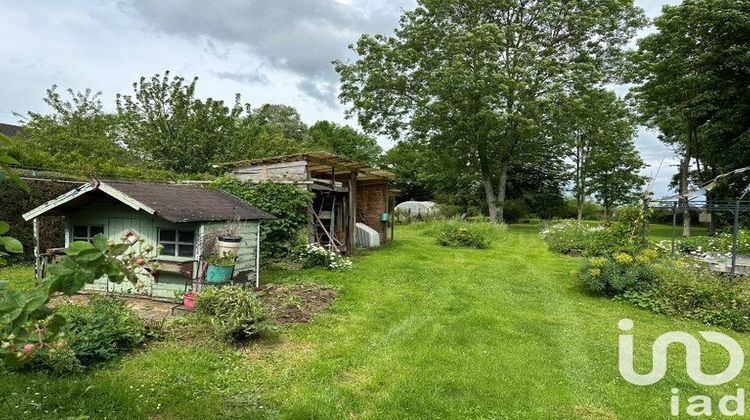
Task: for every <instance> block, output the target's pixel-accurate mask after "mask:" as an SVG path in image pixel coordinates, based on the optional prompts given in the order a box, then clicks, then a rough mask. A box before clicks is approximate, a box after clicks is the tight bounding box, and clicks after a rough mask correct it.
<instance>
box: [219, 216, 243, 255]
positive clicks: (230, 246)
mask: <svg viewBox="0 0 750 420" xmlns="http://www.w3.org/2000/svg"><path fill="white" fill-rule="evenodd" d="M240 226H241V221H240V220H239V219H234V220H232V221H231V222H230V223H229V224H227V227H226V229H224V231H222V232H221V233H219V234H218V235H217V237H216V246H217V248H218V252H219V254H220V255H222V254H225V253H230V254H235V255H237V253H238V251H239V249H240V244H241V243H242V236H240V234H239V233H240Z"/></svg>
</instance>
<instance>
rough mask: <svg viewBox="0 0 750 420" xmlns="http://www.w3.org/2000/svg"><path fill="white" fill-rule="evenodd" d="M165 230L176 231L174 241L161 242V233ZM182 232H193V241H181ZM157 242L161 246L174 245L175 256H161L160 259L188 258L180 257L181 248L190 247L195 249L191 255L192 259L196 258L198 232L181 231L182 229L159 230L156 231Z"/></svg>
mask: <svg viewBox="0 0 750 420" xmlns="http://www.w3.org/2000/svg"><path fill="white" fill-rule="evenodd" d="M165 230H171V231H174V241H162V240H161V232H162V231H165ZM180 231H182V232H193V241H192V242H187V241H180ZM156 242H157V243H158V244H159V245H161V244H170V245H174V254H164V253H162V254H160V255H159V256H160V257H179V258H187V257H183V256H180V246H190V247H192V248H193V252H192V253H191V254H190V258H194V257H195V247H196V245H195V243H196V232H195V229H180V228H167V227H164V228H158V229H157V231H156Z"/></svg>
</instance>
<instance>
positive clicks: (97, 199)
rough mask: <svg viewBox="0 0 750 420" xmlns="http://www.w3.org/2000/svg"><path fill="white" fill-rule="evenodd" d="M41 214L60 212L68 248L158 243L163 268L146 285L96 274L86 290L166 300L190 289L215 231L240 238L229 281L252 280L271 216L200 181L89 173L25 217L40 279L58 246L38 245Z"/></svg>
mask: <svg viewBox="0 0 750 420" xmlns="http://www.w3.org/2000/svg"><path fill="white" fill-rule="evenodd" d="M43 215H56V216H63V218H64V226H65V246H66V247H67V246H69V245H70V243H71V242H73V241H86V240H90V239H91V238H92V237H94V236H95V235H97V234H104V235H106V236H107V237H108V238H109V239H111V240H112V241H115V242H117V243H120V242H122V241H123V239H124V238H129V239H130V242H133V245H131V246H133V247H138V246H145V244H152V245H154V246H156V245H161V246H162V247H163V250H162V252H161V254H160V255H159V256H158V257H157V261H158V263H159V266H160V268H159V271H158V272H157V273H155V276H154V280H153V281H152V282H150V284H142V285H139V287H134V286H133V285H132V284H130V283H128V282H124V283H123V284H114V283H110V282H109V281H107V280H106V279H99V280H97V281H96V282H95V283H94V284H93V285H90V286H89V287H88V288H89V289H93V290H99V291H106V292H112V293H125V294H137V295H142V296H148V297H155V298H168V299H171V298H174V297H175V295H176V294H179V293H183V292H185V291H187V290H189V288H190V287H191V286H192V284H193V282H194V281H195V280H196V279H197V278H198V276H199V273H200V267H201V261H203V259H204V258H205V256H207V255H209V254H211V253H213V252H215V242H216V237H217V236H218V235H221V234H224V233H225V232H227V231H228V230H232V231H233V232H234V233H235V234H237V235H238V236H241V237H242V240H241V244H240V248H239V250H238V258H237V264H236V266H235V270H234V279H235V280H236V281H241V282H255V283H257V281H258V275H259V266H260V261H259V259H260V257H259V246H260V235H259V234H260V222H261V221H263V220H270V219H273V216H271V215H269V214H268V213H265V212H263V211H261V210H259V209H257V208H255V207H253V206H251V205H249V204H248V203H247V202H245V201H243V200H241V199H239V198H237V197H235V196H233V195H231V194H229V193H227V192H224V191H221V190H218V189H214V188H208V187H204V186H201V185H196V184H157V183H149V182H122V181H99V180H96V179H94V180H92V181H91V182H89V183H86V184H83V185H81V186H79V187H78V188H76V189H74V190H71V191H69V192H67V193H65V194H63V195H61V196H59V197H57V198H55V199H53V200H51V201H49V202H47V203H45V204H43V205H41V206H39V207H37V208H35V209H33V210H31V211H29V212H27V213H25V214H24V215H23V218H24V219H25V220H27V221H28V220H32V221H33V223H34V240H35V243H34V255H35V257H36V265H37V266H36V273H37V276H38V277H43V276H44V275H45V272H46V264H47V263H48V262H49V261H50V260H51V259H53V258H54V257H55V255H58V254H59V253H60V251H61V250H59V249H51V250H40V249H39V223H38V217H40V216H43ZM139 239H143V241H139Z"/></svg>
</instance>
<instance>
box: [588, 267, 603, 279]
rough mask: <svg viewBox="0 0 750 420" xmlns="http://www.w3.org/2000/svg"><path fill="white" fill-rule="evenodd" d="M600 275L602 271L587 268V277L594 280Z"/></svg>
mask: <svg viewBox="0 0 750 420" xmlns="http://www.w3.org/2000/svg"><path fill="white" fill-rule="evenodd" d="M601 275H602V270H600V269H598V268H589V276H591V277H594V278H596V277H599V276H601Z"/></svg>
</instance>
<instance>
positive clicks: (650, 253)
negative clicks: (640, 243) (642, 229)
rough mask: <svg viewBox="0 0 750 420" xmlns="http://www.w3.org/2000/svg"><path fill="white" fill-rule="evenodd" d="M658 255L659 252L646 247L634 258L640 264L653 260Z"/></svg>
mask: <svg viewBox="0 0 750 420" xmlns="http://www.w3.org/2000/svg"><path fill="white" fill-rule="evenodd" d="M658 256H659V252H658V251H657V250H655V249H646V250H644V251H643V252H641V254H640V255H638V256H637V257H636V258H635V259H636V261H638V262H639V263H641V264H648V263H650V262H651V261H653V260H655V259H656V258H657V257H658Z"/></svg>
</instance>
